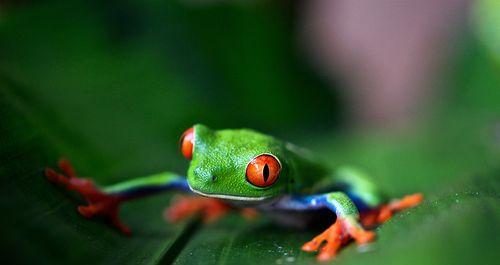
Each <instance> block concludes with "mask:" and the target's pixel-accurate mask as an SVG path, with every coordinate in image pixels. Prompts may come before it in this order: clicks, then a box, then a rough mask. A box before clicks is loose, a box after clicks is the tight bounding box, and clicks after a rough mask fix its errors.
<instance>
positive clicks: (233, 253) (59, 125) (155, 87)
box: [0, 1, 500, 264]
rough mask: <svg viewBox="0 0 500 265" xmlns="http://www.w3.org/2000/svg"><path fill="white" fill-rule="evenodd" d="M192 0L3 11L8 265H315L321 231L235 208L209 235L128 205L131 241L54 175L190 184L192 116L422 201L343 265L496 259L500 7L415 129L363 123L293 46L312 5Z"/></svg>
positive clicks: (1, 235)
mask: <svg viewBox="0 0 500 265" xmlns="http://www.w3.org/2000/svg"><path fill="white" fill-rule="evenodd" d="M195 2H196V1H146V2H144V1H48V2H46V3H43V4H42V3H35V2H30V1H23V2H5V3H3V4H2V7H3V8H2V9H0V10H1V11H0V177H1V184H0V194H1V195H0V207H1V208H0V209H1V213H2V214H1V218H0V220H1V221H0V251H1V253H0V260H1V261H2V263H3V264H54V263H63V264H94V263H99V264H158V263H160V264H169V263H175V264H201V263H202V264H255V263H261V264H292V263H297V264H304V263H315V259H314V255H311V254H308V253H302V252H300V251H299V248H300V246H301V244H302V243H304V242H305V241H306V240H308V239H310V238H311V237H312V236H314V234H315V233H316V232H317V231H296V230H289V229H287V228H282V227H279V226H276V225H275V224H273V223H272V222H270V221H269V220H268V219H267V218H265V217H262V218H260V219H259V220H257V221H254V222H250V221H247V220H244V219H243V218H242V217H240V216H238V215H236V214H234V215H230V216H228V217H227V218H224V219H223V220H221V221H220V222H218V223H216V224H212V225H209V226H202V225H201V224H200V223H199V221H198V220H190V221H186V222H183V223H179V224H173V225H172V224H167V223H166V222H165V221H164V220H163V219H162V210H163V208H164V207H165V206H167V205H168V202H169V200H170V198H171V196H170V195H160V196H157V197H154V198H147V199H144V200H140V201H134V202H131V203H129V204H127V205H125V206H124V207H123V210H122V217H123V219H124V220H125V221H126V222H127V223H128V224H129V226H130V227H131V228H132V230H133V231H134V236H133V237H131V238H127V237H125V236H123V235H120V234H119V233H117V232H116V231H115V230H112V229H109V227H107V226H106V225H105V224H104V223H103V222H101V221H100V220H91V221H88V220H84V219H83V218H81V217H80V216H79V215H78V214H77V212H76V210H75V208H76V206H77V205H78V204H79V203H81V200H80V198H78V197H77V196H73V195H71V194H68V193H67V192H64V191H62V190H61V189H58V188H56V187H55V186H53V185H51V184H50V183H48V182H46V181H45V180H44V179H43V177H42V171H43V168H44V167H45V166H47V165H51V166H54V164H55V162H56V161H57V159H58V158H59V157H60V156H63V155H64V156H67V157H69V158H70V159H71V160H72V161H73V163H74V164H75V166H76V167H77V170H78V171H79V173H80V175H82V176H89V177H92V178H94V179H96V180H97V181H98V182H99V183H101V184H109V183H115V182H117V181H121V180H125V179H128V178H133V177H136V176H143V175H146V174H150V173H154V172H158V171H163V170H171V171H176V172H179V173H182V172H184V171H185V169H186V166H187V164H188V162H187V161H185V160H184V159H182V156H181V155H180V154H179V151H178V146H177V143H178V137H179V135H180V134H181V133H182V132H183V131H184V130H185V129H186V128H188V127H190V126H191V125H192V124H194V123H204V124H207V125H209V126H210V127H213V128H237V127H251V128H254V129H257V130H260V131H263V132H266V133H269V134H273V135H276V136H278V137H280V138H282V139H285V140H288V141H291V142H294V143H297V144H299V145H302V146H305V147H308V148H310V149H312V150H313V151H315V152H316V153H318V154H319V155H320V156H321V157H323V159H324V160H325V161H327V162H328V163H331V164H332V165H338V164H342V163H348V164H351V165H355V166H359V167H361V168H364V169H365V170H366V171H367V172H369V173H370V174H371V175H372V176H373V179H374V180H375V181H377V183H379V184H380V186H381V187H382V188H383V189H385V190H386V191H387V192H388V193H389V194H391V195H393V196H394V197H396V196H401V195H403V194H405V193H412V192H417V191H421V192H424V194H425V195H426V201H425V202H424V203H423V204H422V205H421V206H419V207H418V208H415V209H412V210H409V211H408V212H405V213H402V214H399V215H397V216H396V217H394V218H393V219H392V220H391V221H390V222H388V223H386V224H384V225H383V226H382V227H380V228H378V229H377V232H378V235H379V239H378V241H377V242H375V243H374V244H372V245H370V246H369V247H368V248H358V247H356V246H355V245H351V246H349V247H348V248H347V249H345V250H344V251H342V252H341V254H340V255H339V256H338V258H337V259H336V260H335V261H334V263H336V264H363V262H366V263H370V264H401V263H403V264H409V263H412V264H444V263H448V264H452V263H453V264H471V263H480V264H494V263H495V261H497V258H498V254H497V253H498V251H499V250H500V249H499V246H500V229H499V224H500V203H499V202H500V193H499V192H500V167H499V166H500V160H499V158H500V156H499V155H500V90H499V87H500V74H499V73H500V64H499V59H498V58H499V57H498V54H496V53H495V48H493V49H492V48H491V47H492V46H493V47H496V48H498V46H495V45H499V44H500V43H499V42H495V40H498V36H500V30H499V28H498V26H500V23H498V24H497V27H494V26H492V24H491V23H493V22H494V21H497V22H498V21H500V20H498V10H499V8H498V5H497V4H496V3H495V1H481V2H478V3H479V4H478V5H485V6H486V7H491V8H490V9H488V8H484V7H483V8H484V10H490V11H491V10H493V11H491V12H490V13H489V15H488V16H486V15H485V16H484V18H485V19H482V18H483V16H478V18H479V19H477V20H475V21H474V23H471V28H470V29H467V30H465V31H464V32H465V34H463V36H460V38H458V40H456V46H457V48H456V52H454V53H453V56H452V57H451V58H450V59H449V62H448V65H449V67H448V68H447V70H446V71H445V72H443V73H441V75H440V82H439V83H440V86H441V87H440V89H441V90H442V91H445V92H446V96H445V97H439V98H436V99H435V100H434V101H435V107H434V108H433V109H432V112H431V113H430V114H429V115H428V116H427V117H426V118H425V119H424V120H423V121H419V123H418V125H415V126H411V127H410V129H403V130H371V129H355V128H352V127H350V126H349V124H350V121H349V116H348V114H346V106H345V103H344V102H345V101H344V100H343V99H342V96H341V95H340V93H339V92H338V90H337V89H336V88H337V87H339V88H341V87H342V85H343V84H342V83H341V82H338V83H334V84H332V83H331V82H327V81H326V80H325V79H324V78H323V77H321V75H319V74H318V73H317V72H316V71H315V70H314V68H313V67H312V66H311V65H310V64H309V63H307V60H306V59H305V55H304V53H302V52H300V49H299V48H298V47H297V44H296V38H297V36H296V34H295V32H296V31H295V30H296V28H297V24H296V23H297V22H296V21H297V14H298V12H299V11H300V5H299V4H293V3H289V2H286V1H277V2H274V1H256V2H254V1H238V2H236V3H231V2H229V1H228V2H224V1H221V2H216V3H209V4H196V3H195ZM1 3H2V2H0V4H1ZM495 8H496V9H495ZM478 10H482V9H478ZM495 10H496V12H497V13H495ZM481 14H483V13H481ZM495 17H496V18H495ZM495 19H496V20H495ZM492 21H493V22H492ZM477 32H480V34H477ZM485 32H486V33H485ZM485 34H486V36H488V38H484V37H481V36H485ZM495 34H498V35H496V37H495ZM495 43H496V44H495Z"/></svg>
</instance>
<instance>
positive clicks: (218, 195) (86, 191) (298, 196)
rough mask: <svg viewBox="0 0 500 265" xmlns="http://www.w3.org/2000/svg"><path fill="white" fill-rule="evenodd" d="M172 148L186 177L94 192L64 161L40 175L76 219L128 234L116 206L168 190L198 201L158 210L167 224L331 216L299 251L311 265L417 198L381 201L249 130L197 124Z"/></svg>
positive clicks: (351, 178)
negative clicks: (59, 189) (248, 216)
mask: <svg viewBox="0 0 500 265" xmlns="http://www.w3.org/2000/svg"><path fill="white" fill-rule="evenodd" d="M180 149H181V153H182V154H183V155H184V157H186V158H187V159H189V160H190V161H191V162H190V165H189V169H188V171H187V177H183V176H181V175H178V174H175V173H171V172H163V173H159V174H155V175H152V176H147V177H142V178H137V179H133V180H129V181H125V182H123V183H118V184H115V185H112V186H109V187H99V186H97V185H95V184H94V183H93V182H92V181H91V180H89V179H85V178H78V177H77V176H76V174H75V171H74V169H73V167H72V166H71V164H70V163H69V162H68V161H67V160H64V159H62V160H60V162H59V167H60V169H61V171H62V172H63V173H58V172H56V171H55V170H53V169H51V168H46V170H45V176H46V177H47V179H48V180H50V181H51V182H54V183H59V184H62V185H64V186H65V187H66V188H67V189H69V190H75V191H76V192H78V193H80V194H81V195H82V196H83V197H84V198H85V200H86V201H87V205H84V206H79V207H78V212H80V214H81V215H83V216H84V217H87V218H90V217H92V216H97V215H100V216H105V217H107V218H108V219H109V220H110V222H111V223H112V224H113V225H114V226H116V227H117V228H118V229H119V230H120V231H121V232H123V233H125V234H130V229H129V228H128V227H127V226H126V225H124V224H123V223H122V222H121V221H120V219H119V216H118V211H119V206H120V204H121V203H122V202H125V201H128V200H131V199H136V198H140V197H144V196H148V195H152V194H155V193H159V192H163V191H168V190H174V189H175V190H181V191H184V192H188V193H193V194H195V195H201V196H191V197H184V198H183V199H181V200H177V201H175V202H174V203H173V204H172V205H171V206H170V207H169V208H168V210H167V211H166V215H167V216H168V218H169V219H170V220H174V221H175V220H179V219H183V218H186V217H189V216H192V215H194V214H201V216H202V217H203V218H204V219H205V220H207V221H211V220H215V219H217V218H219V217H221V216H222V215H223V214H224V213H226V212H228V211H229V210H230V209H238V208H241V207H245V208H252V209H254V210H256V211H258V212H261V213H268V214H273V215H276V214H279V213H281V216H283V214H285V215H288V216H289V217H288V218H289V219H294V218H297V217H296V216H297V214H298V213H302V215H303V214H307V215H311V216H314V213H315V212H318V211H324V210H325V209H326V210H330V211H331V212H333V213H335V216H336V218H335V220H334V221H332V222H333V224H331V226H330V227H329V228H327V229H326V230H325V231H324V232H323V233H321V234H320V235H318V236H316V237H315V238H313V239H312V240H311V241H309V242H306V243H305V244H304V245H303V246H302V250H304V251H308V252H315V251H317V252H318V255H317V258H318V260H330V259H332V258H333V257H334V256H335V255H336V253H337V252H338V250H339V249H340V248H341V246H343V245H346V244H347V243H348V242H349V241H351V240H354V241H355V242H356V243H357V244H365V243H368V242H370V241H372V240H373V239H374V237H375V234H374V232H373V231H369V230H367V228H369V227H373V226H375V225H377V224H380V223H382V222H384V221H386V220H388V219H389V218H390V217H391V216H392V214H393V213H395V212H397V211H401V210H403V209H406V208H409V207H414V206H416V205H417V204H419V203H420V202H421V201H422V199H423V197H422V195H421V194H418V193H417V194H413V195H409V196H406V197H404V198H403V199H400V200H388V199H387V198H386V197H384V196H383V195H382V193H381V192H380V191H379V190H378V189H377V187H376V186H375V185H374V184H373V183H372V182H370V181H368V180H367V178H366V177H365V175H364V174H363V173H361V172H360V171H358V170H356V169H354V168H350V167H339V168H336V169H331V168H329V167H328V166H326V165H324V164H322V163H321V162H320V161H319V160H317V159H316V158H315V157H313V156H312V155H311V154H310V153H309V152H308V151H307V150H304V149H301V148H299V147H297V146H295V145H293V144H290V143H288V142H284V141H280V140H278V139H276V138H274V137H272V136H268V135H265V134H262V133H259V132H256V131H253V130H249V129H237V130H212V129H210V128H208V127H207V126H204V125H201V124H197V125H194V126H193V127H192V128H190V129H188V130H187V131H186V132H184V134H183V135H182V137H181V141H180ZM281 219H282V220H283V217H282V218H281ZM285 219H286V218H285Z"/></svg>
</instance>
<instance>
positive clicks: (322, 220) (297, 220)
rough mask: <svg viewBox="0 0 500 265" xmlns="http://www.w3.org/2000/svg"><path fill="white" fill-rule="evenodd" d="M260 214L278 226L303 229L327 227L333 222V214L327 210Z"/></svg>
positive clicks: (270, 211) (266, 212)
mask: <svg viewBox="0 0 500 265" xmlns="http://www.w3.org/2000/svg"><path fill="white" fill-rule="evenodd" d="M261 212H262V214H265V215H266V216H269V217H270V218H271V219H272V220H273V221H275V222H276V223H278V224H280V225H284V226H288V227H293V228H299V229H304V228H308V227H321V228H323V227H328V226H330V225H331V224H333V223H334V222H335V219H336V216H335V213H333V212H332V211H330V210H328V209H319V210H307V211H296V210H276V209H274V210H267V209H266V210H262V211H261Z"/></svg>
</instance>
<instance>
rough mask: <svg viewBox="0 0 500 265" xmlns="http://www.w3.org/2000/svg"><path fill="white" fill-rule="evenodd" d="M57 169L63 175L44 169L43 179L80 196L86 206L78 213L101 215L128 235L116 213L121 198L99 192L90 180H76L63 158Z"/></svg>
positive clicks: (87, 216)
mask: <svg viewBox="0 0 500 265" xmlns="http://www.w3.org/2000/svg"><path fill="white" fill-rule="evenodd" d="M59 168H60V169H61V171H62V172H63V174H61V173H58V172H56V171H55V170H53V169H52V168H48V167H47V168H45V177H46V178H47V179H48V180H49V181H50V182H53V183H56V184H61V185H63V186H65V187H66V189H68V190H74V191H76V192H78V193H79V194H81V195H82V196H83V198H85V200H86V201H87V203H88V205H86V206H84V205H81V206H78V212H79V213H80V214H81V215H83V216H84V217H86V218H91V217H93V216H96V215H101V216H104V217H106V218H108V219H109V220H110V222H111V224H112V225H114V226H115V227H117V228H118V229H119V230H120V231H121V232H123V233H124V234H127V235H130V234H131V231H130V229H129V228H128V227H127V226H126V225H125V224H123V223H122V222H121V220H120V218H119V216H118V212H119V205H120V202H122V201H123V198H120V197H118V196H115V195H109V194H106V193H104V192H103V191H101V190H100V189H99V188H98V187H97V186H96V185H94V183H93V182H92V180H90V179H85V178H78V177H77V176H76V173H75V170H74V169H73V166H72V165H71V163H70V162H69V161H68V160H67V159H64V158H61V159H60V160H59Z"/></svg>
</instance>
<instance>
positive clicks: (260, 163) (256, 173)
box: [246, 154, 281, 188]
mask: <svg viewBox="0 0 500 265" xmlns="http://www.w3.org/2000/svg"><path fill="white" fill-rule="evenodd" d="M280 171H281V164H280V162H279V161H278V159H277V158H276V157H274V156H273V155H268V154H262V155H258V156H256V157H255V158H254V159H252V161H250V163H248V165H247V171H246V174H247V181H248V182H250V183H251V184H252V185H254V186H257V187H261V188H264V187H269V186H271V185H273V184H274V182H276V180H277V179H278V177H279V174H280Z"/></svg>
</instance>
